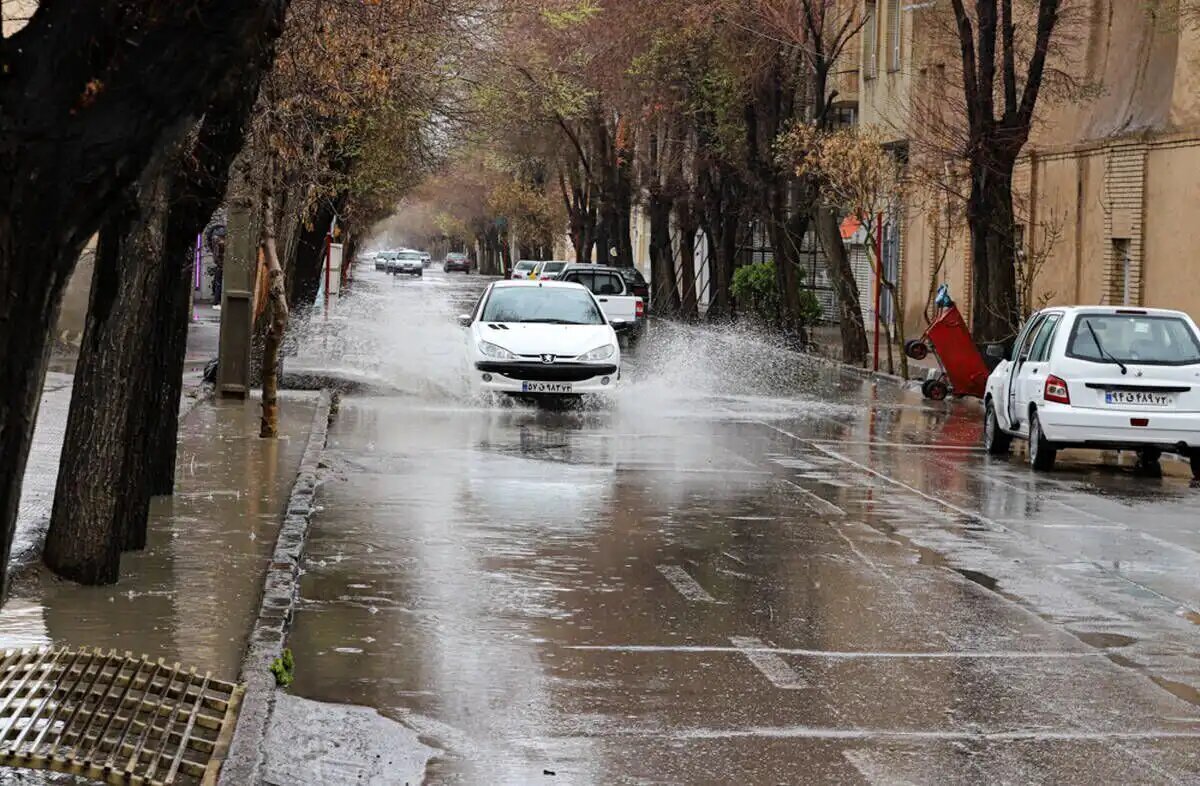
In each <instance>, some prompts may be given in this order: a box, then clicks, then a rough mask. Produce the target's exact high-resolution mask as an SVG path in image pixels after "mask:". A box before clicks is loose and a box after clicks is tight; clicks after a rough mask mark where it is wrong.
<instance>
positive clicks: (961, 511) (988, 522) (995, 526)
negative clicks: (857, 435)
mask: <svg viewBox="0 0 1200 786" xmlns="http://www.w3.org/2000/svg"><path fill="white" fill-rule="evenodd" d="M757 422H758V424H759V425H761V426H766V427H767V428H769V429H771V430H772V431H777V432H779V433H780V434H783V435H784V436H785V437H791V438H792V439H794V440H796V441H797V442H803V443H805V444H808V445H812V447H813V449H814V450H817V451H820V452H821V453H824V454H825V455H826V456H829V457H830V458H832V459H836V460H837V461H840V462H842V463H843V464H846V465H848V466H851V467H854V468H855V469H858V470H860V471H862V472H865V473H867V474H868V475H870V476H872V477H875V478H878V479H879V480H882V481H883V482H885V483H890V484H891V485H893V486H897V487H899V488H902V489H904V490H905V491H908V492H910V493H912V494H915V495H917V496H918V497H920V498H921V499H925V500H928V501H930V502H932V503H934V504H935V505H938V506H940V507H943V508H945V509H946V510H949V511H951V512H953V513H957V514H958V515H960V516H963V517H965V518H967V519H969V520H972V521H977V522H979V523H980V524H983V525H985V526H987V527H988V528H990V529H992V530H994V531H996V532H1004V533H1007V534H1009V535H1015V536H1018V537H1020V536H1021V535H1020V533H1017V532H1015V531H1014V530H1013V529H1012V528H1011V527H1006V526H1004V525H1003V524H1001V523H999V522H998V521H996V520H995V519H991V518H988V517H987V516H985V515H983V514H982V513H976V512H974V511H970V510H967V509H966V508H963V507H960V506H958V505H955V504H954V503H952V502H948V501H946V500H944V499H939V498H938V497H935V496H933V495H932V494H926V493H925V492H924V491H921V490H920V489H918V488H916V487H914V486H910V485H909V484H907V483H905V482H904V481H902V480H897V479H896V478H893V477H891V476H890V475H885V474H884V473H882V472H880V471H879V470H876V469H871V468H870V467H868V466H867V465H866V464H862V463H860V462H858V461H855V460H854V459H852V458H849V457H847V456H843V455H842V454H841V453H838V452H836V451H833V450H830V449H828V448H826V447H824V446H822V445H817V444H814V443H813V442H812V440H810V439H807V438H805V437H801V436H799V435H797V434H793V433H792V432H790V431H785V430H784V429H781V428H779V427H778V426H772V425H771V424H770V423H767V422H766V421H762V420H760V421H757ZM1064 504H1065V503H1064ZM1081 512H1086V511H1081ZM1092 515H1095V514H1092ZM1100 518H1102V517H1100ZM1143 537H1145V538H1148V539H1151V538H1153V536H1151V535H1145V534H1143ZM1041 545H1043V546H1045V544H1041ZM1177 548H1180V549H1183V548H1184V547H1183V546H1178V547H1177ZM1092 564H1094V565H1095V566H1096V567H1098V568H1100V569H1101V570H1102V571H1104V572H1105V573H1107V574H1109V575H1110V576H1112V577H1114V578H1116V579H1118V580H1120V581H1123V582H1125V583H1126V584H1129V585H1130V586H1133V587H1137V588H1138V589H1140V590H1142V591H1143V592H1146V593H1147V594H1149V595H1153V596H1154V597H1155V598H1157V599H1159V600H1160V601H1162V602H1164V603H1170V604H1172V605H1180V601H1179V600H1177V599H1175V598H1172V597H1169V596H1168V595H1165V594H1163V593H1162V592H1160V591H1159V590H1156V589H1154V588H1153V587H1151V586H1149V585H1147V584H1143V583H1142V582H1140V581H1135V580H1134V579H1131V578H1130V577H1128V576H1126V575H1124V574H1122V573H1120V572H1114V571H1111V570H1109V569H1108V568H1105V567H1103V566H1101V565H1100V564H1099V563H1092Z"/></svg>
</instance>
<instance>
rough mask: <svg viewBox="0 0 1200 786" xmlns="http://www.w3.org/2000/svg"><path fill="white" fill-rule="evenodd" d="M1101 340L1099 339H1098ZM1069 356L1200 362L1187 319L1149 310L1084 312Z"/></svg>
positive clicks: (1073, 333)
mask: <svg viewBox="0 0 1200 786" xmlns="http://www.w3.org/2000/svg"><path fill="white" fill-rule="evenodd" d="M1097 342H1098V343H1097ZM1067 356H1068V357H1073V358H1078V359H1080V360H1091V361H1094V362H1096V363H1110V362H1112V361H1111V358H1116V359H1117V360H1119V361H1121V362H1122V363H1140V364H1144V365H1158V366H1183V365H1188V364H1191V363H1200V339H1197V338H1196V333H1195V331H1193V330H1192V326H1191V325H1190V324H1188V322H1187V320H1184V319H1181V318H1180V317H1168V316H1155V315H1149V314H1081V315H1080V316H1079V317H1078V318H1077V319H1076V320H1075V326H1074V327H1073V328H1072V329H1071V340H1070V342H1069V343H1068V344H1067Z"/></svg>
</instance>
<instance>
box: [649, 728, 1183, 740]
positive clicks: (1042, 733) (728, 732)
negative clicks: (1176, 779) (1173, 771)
mask: <svg viewBox="0 0 1200 786" xmlns="http://www.w3.org/2000/svg"><path fill="white" fill-rule="evenodd" d="M639 735H640V736H641V733H640V732H639ZM665 736H668V737H671V738H673V739H679V740H721V739H736V738H739V737H755V738H762V739H805V740H881V741H890V742H1113V741H1116V742H1141V741H1146V742H1153V741H1156V740H1197V739H1200V731H1086V730H1079V731H1072V730H1065V731H1046V730H1042V729H1039V730H1029V731H991V732H989V731H968V730H966V729H963V730H953V729H952V730H944V731H943V730H931V731H894V730H891V729H831V728H822V727H817V726H782V727H781V726H753V727H750V728H745V729H683V730H680V731H674V732H668V733H667V734H666V735H665Z"/></svg>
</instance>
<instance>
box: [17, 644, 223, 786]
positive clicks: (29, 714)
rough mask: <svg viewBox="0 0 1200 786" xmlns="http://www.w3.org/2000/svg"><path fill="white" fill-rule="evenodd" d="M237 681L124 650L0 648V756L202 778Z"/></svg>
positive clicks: (123, 779)
mask: <svg viewBox="0 0 1200 786" xmlns="http://www.w3.org/2000/svg"><path fill="white" fill-rule="evenodd" d="M241 695H242V688H241V687H240V686H237V685H234V684H233V683H229V682H222V681H220V680H216V679H213V678H212V676H211V675H210V674H208V673H197V672H196V670H195V669H194V668H191V669H185V668H184V667H183V666H181V665H180V664H178V663H173V664H167V663H164V662H163V661H162V659H159V660H150V659H149V658H147V657H146V656H144V655H143V656H141V657H140V658H137V657H134V656H133V655H132V653H129V652H125V653H118V652H117V651H116V650H109V651H107V652H104V651H101V650H97V649H90V648H86V647H85V648H80V649H71V648H67V647H59V648H41V649H23V650H7V651H5V652H4V654H3V656H0V765H3V766H7V767H22V768H27V769H36V770H53V771H55V772H64V773H70V774H73V775H78V776H81V777H84V778H89V779H92V780H97V781H105V782H108V783H134V784H164V785H165V784H183V785H185V786H186V785H187V784H200V785H203V784H211V783H216V777H217V773H218V771H219V769H220V766H221V762H222V761H223V759H224V756H225V751H226V750H227V749H228V747H229V740H230V738H231V737H232V735H233V728H234V724H235V721H236V717H237V710H238V705H239V703H240V700H241Z"/></svg>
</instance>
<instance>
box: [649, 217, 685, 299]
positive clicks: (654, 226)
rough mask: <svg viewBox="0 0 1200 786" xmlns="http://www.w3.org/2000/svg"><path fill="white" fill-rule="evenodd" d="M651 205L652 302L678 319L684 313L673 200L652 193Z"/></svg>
mask: <svg viewBox="0 0 1200 786" xmlns="http://www.w3.org/2000/svg"><path fill="white" fill-rule="evenodd" d="M649 202H650V204H649V213H650V280H651V283H652V284H653V287H654V290H653V297H652V298H651V302H652V303H653V304H654V310H655V313H657V314H661V315H664V316H675V315H677V314H678V313H679V310H680V299H679V287H678V284H677V281H676V273H675V253H674V249H673V248H672V244H671V207H672V205H671V200H670V199H668V198H666V197H664V196H662V195H661V194H653V193H652V194H651V195H650V200H649Z"/></svg>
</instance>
